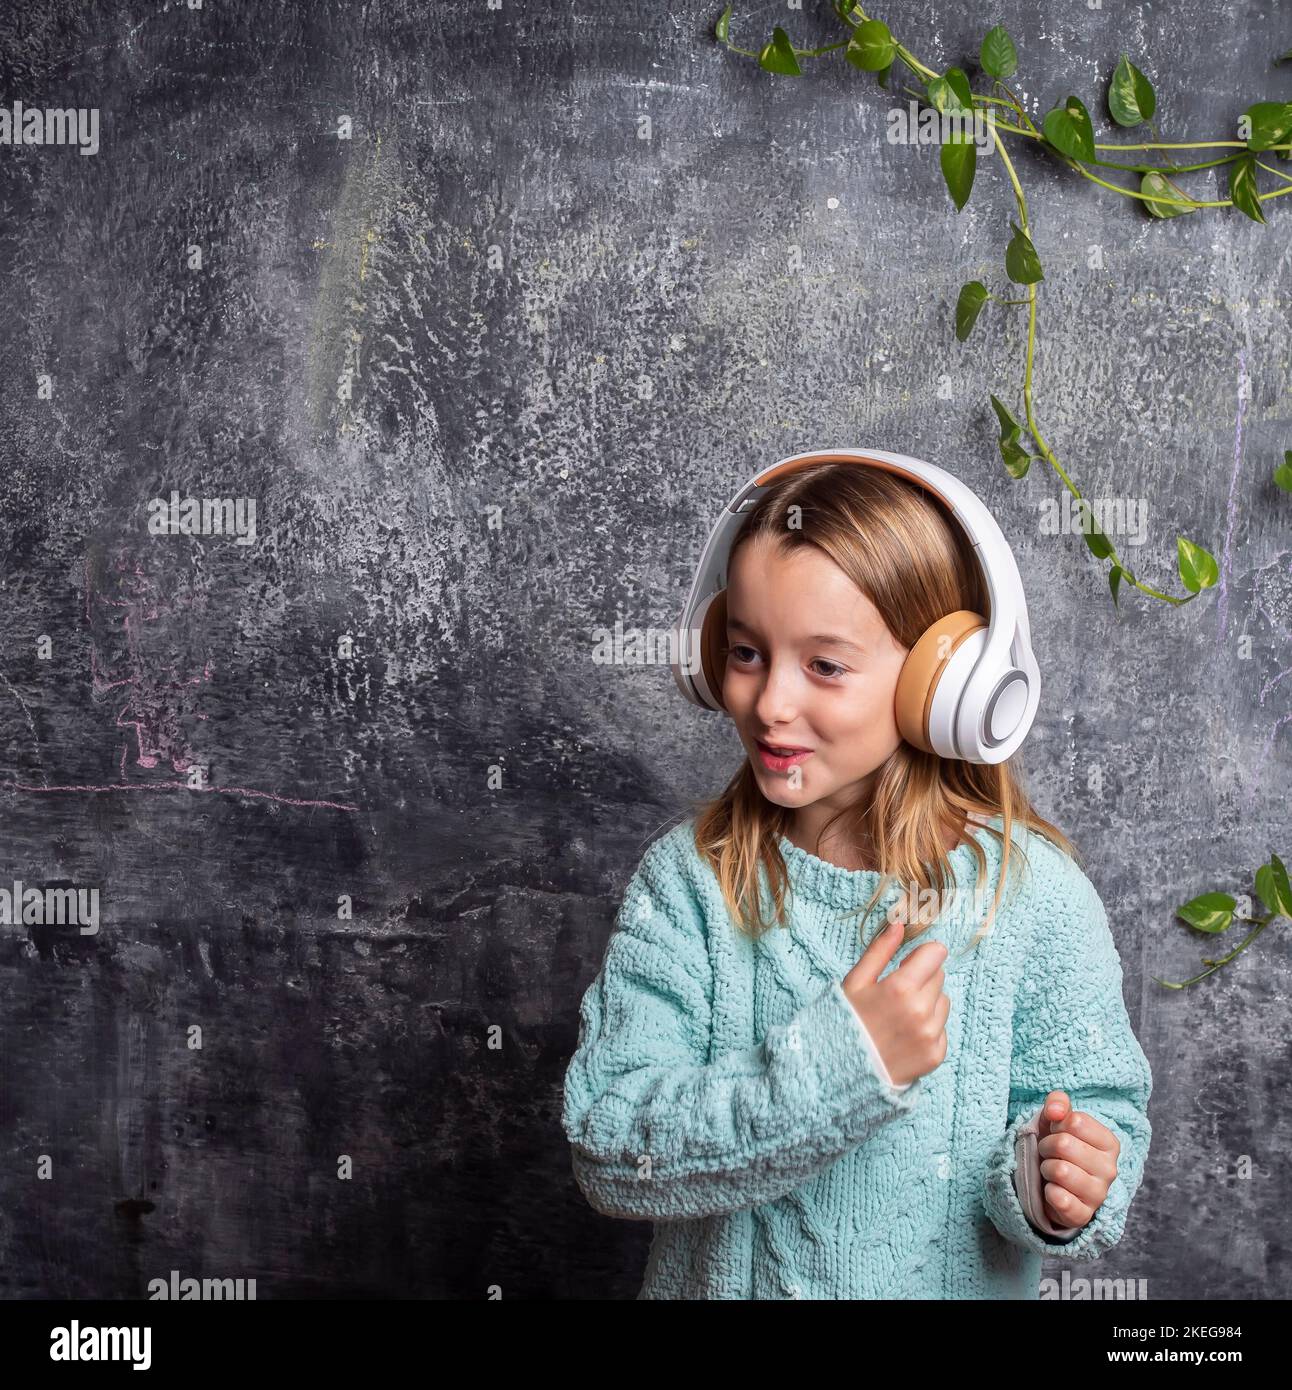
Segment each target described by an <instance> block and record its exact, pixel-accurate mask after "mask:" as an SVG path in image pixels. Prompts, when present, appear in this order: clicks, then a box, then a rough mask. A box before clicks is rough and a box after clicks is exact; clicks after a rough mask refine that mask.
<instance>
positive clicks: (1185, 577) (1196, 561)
mask: <svg viewBox="0 0 1292 1390" xmlns="http://www.w3.org/2000/svg"><path fill="white" fill-rule="evenodd" d="M1175 546H1176V550H1177V551H1178V552H1179V562H1180V581H1181V583H1182V584H1183V585H1184V587H1185V588H1186V589H1188V591H1189V592H1190V593H1191V594H1196V593H1198V592H1199V591H1200V590H1202V589H1210V588H1211V586H1212V585H1213V584H1214V583H1215V582H1216V581H1217V580H1218V579H1219V578H1220V571H1219V570H1218V569H1217V568H1216V562H1215V560H1214V559H1213V558H1212V557H1211V555H1210V554H1209V553H1208V552H1207V551H1205V550H1204V549H1203V548H1202V547H1201V546H1200V545H1194V543H1193V542H1192V541H1187V540H1185V538H1184V537H1183V536H1177V537H1176V542H1175Z"/></svg>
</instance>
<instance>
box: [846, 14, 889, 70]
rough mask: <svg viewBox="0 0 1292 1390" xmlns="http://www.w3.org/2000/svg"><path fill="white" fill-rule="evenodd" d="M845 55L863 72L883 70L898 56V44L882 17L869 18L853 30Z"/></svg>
mask: <svg viewBox="0 0 1292 1390" xmlns="http://www.w3.org/2000/svg"><path fill="white" fill-rule="evenodd" d="M843 56H844V57H845V58H847V60H848V61H849V62H850V63H851V64H852V65H853V67H854V68H860V69H861V70H862V71H863V72H882V71H883V69H884V68H886V67H888V66H889V65H890V64H891V63H892V61H893V59H894V58H895V57H897V44H896V43H895V42H894V40H893V36H892V34H891V33H890V32H889V28H888V25H887V24H885V23H884V21H883V20H882V19H868V20H866V22H865V23H864V24H859V25H858V26H857V27H856V28H855V29H854V30H853V31H852V38H851V39H850V40H849V42H848V47H847V48H845V49H844V52H843Z"/></svg>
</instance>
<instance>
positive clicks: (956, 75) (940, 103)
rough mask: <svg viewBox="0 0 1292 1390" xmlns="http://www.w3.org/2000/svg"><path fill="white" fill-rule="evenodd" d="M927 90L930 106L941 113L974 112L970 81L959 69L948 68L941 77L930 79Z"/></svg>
mask: <svg viewBox="0 0 1292 1390" xmlns="http://www.w3.org/2000/svg"><path fill="white" fill-rule="evenodd" d="M925 90H926V91H927V92H928V94H929V104H930V105H931V106H934V107H936V108H937V110H939V111H972V110H973V93H972V92H971V91H970V90H969V79H968V78H967V77H966V76H965V75H964V73H963V72H962V71H961V70H960V69H959V68H948V69H947V70H946V72H944V73H943V74H942V76H941V77H933V78H930V79H929V84H928V86H927V88H926V89H925Z"/></svg>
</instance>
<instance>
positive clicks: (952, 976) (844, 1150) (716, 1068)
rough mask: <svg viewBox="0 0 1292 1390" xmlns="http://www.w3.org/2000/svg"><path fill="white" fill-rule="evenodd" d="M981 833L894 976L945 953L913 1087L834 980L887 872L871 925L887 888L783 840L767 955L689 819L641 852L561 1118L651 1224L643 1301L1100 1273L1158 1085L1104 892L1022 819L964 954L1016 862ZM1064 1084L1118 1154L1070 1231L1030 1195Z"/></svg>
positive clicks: (873, 1293)
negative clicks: (1040, 1213)
mask: <svg viewBox="0 0 1292 1390" xmlns="http://www.w3.org/2000/svg"><path fill="white" fill-rule="evenodd" d="M993 823H994V824H995V825H996V826H997V828H998V829H999V828H1000V827H1001V825H1002V822H1001V820H1000V818H999V817H997V818H996V820H995V821H994V822H993ZM973 834H974V837H975V838H976V839H977V841H978V843H979V844H980V845H981V846H982V847H983V851H984V853H985V854H986V857H987V875H986V877H985V879H984V880H983V882H982V885H981V889H979V884H978V873H977V866H976V864H975V862H974V855H973V851H972V850H971V849H970V847H969V846H968V845H967V844H961V845H959V846H957V847H956V849H955V850H953V851H952V853H951V862H952V865H953V867H954V870H955V874H956V881H957V885H958V886H959V889H960V892H959V894H958V896H956V897H955V898H953V900H952V901H951V902H950V903H949V904H948V905H947V906H946V908H945V910H944V911H943V912H942V913H941V914H940V915H939V916H938V917H937V920H936V921H934V923H933V925H932V926H931V927H929V928H928V929H927V930H925V931H924V932H923V933H922V934H921V935H920V936H918V937H916V938H914V939H913V940H909V941H907V942H905V943H904V944H903V946H902V947H901V948H900V949H899V951H898V952H897V954H896V956H895V958H894V959H893V960H892V961H891V962H890V963H889V965H888V966H887V967H886V969H885V971H884V974H885V975H887V974H888V973H889V972H890V971H891V970H894V969H896V968H897V967H898V965H899V964H900V963H901V961H902V960H904V959H905V958H906V956H907V955H909V954H910V952H911V951H913V950H916V949H917V948H918V947H919V946H920V945H921V944H923V943H924V942H926V941H941V942H942V943H943V944H944V945H946V947H947V949H948V956H947V959H946V961H945V962H944V964H943V967H942V968H943V971H944V973H945V977H946V979H945V985H944V989H945V991H946V993H947V994H948V995H949V997H950V1000H951V1011H950V1014H949V1016H948V1018H947V1023H946V1030H947V1055H946V1057H945V1058H944V1060H943V1061H942V1063H941V1065H939V1066H938V1067H936V1068H934V1070H933V1071H932V1072H930V1073H928V1074H927V1075H925V1076H921V1077H918V1078H917V1079H916V1080H915V1081H914V1082H913V1083H911V1084H908V1085H907V1086H905V1087H901V1088H898V1087H895V1086H893V1085H892V1084H891V1083H890V1081H889V1079H888V1077H887V1075H886V1074H885V1072H884V1069H883V1067H882V1065H878V1064H877V1062H878V1057H877V1054H876V1053H875V1052H874V1050H873V1045H872V1044H871V1042H870V1040H869V1038H868V1036H867V1034H866V1030H865V1028H864V1027H863V1025H862V1023H861V1020H860V1018H859V1017H858V1015H857V1013H856V1011H855V1010H854V1009H853V1007H852V1005H851V1003H850V1002H849V1001H848V998H847V996H846V995H845V994H844V993H843V989H842V985H841V981H842V979H843V977H844V975H846V974H847V973H848V971H849V970H851V968H852V967H853V965H854V964H855V963H856V961H857V958H858V956H859V955H860V954H861V951H862V950H863V949H864V947H865V944H866V943H867V942H868V941H869V940H871V939H872V937H873V935H874V933H875V931H876V930H878V928H879V926H880V925H881V924H882V922H883V919H884V915H885V913H886V912H887V909H888V907H889V905H891V904H892V903H893V902H895V901H896V899H897V897H898V895H899V892H900V889H899V887H898V886H897V885H896V884H893V885H890V887H889V889H888V891H887V892H886V894H885V895H884V896H883V897H882V898H881V899H880V901H879V902H878V903H877V905H876V906H875V907H874V908H873V909H872V911H871V915H870V917H869V918H868V919H867V921H866V923H865V925H864V927H863V924H862V921H861V916H860V913H859V911H857V909H860V908H861V907H863V906H864V905H865V902H866V900H867V899H868V898H869V896H870V894H871V893H872V892H873V891H874V889H875V887H876V886H877V884H878V882H879V878H880V875H879V874H878V873H877V872H874V871H852V870H847V869H841V868H839V867H837V866H836V865H833V864H829V863H827V862H825V861H824V860H822V859H819V858H817V857H816V856H814V855H811V854H808V853H807V852H806V851H804V850H802V849H800V848H798V847H797V846H796V845H794V844H792V843H791V842H790V841H789V840H788V839H782V840H781V842H780V843H781V852H782V854H783V855H784V856H785V861H786V866H787V869H788V871H789V875H790V891H791V896H790V901H789V904H788V907H789V912H788V916H789V927H788V929H783V928H779V927H773V928H772V929H771V930H770V931H769V932H768V933H767V934H766V935H765V936H763V937H762V938H761V939H759V940H758V941H756V942H755V941H753V940H752V939H751V938H750V937H748V936H747V935H745V934H744V933H742V932H740V931H738V930H737V929H736V927H735V926H734V924H732V923H731V922H730V920H729V918H728V915H727V911H726V906H725V904H724V902H723V899H722V894H721V891H720V889H719V887H718V883H717V879H716V878H715V876H714V874H713V872H712V870H711V869H710V868H709V866H708V864H707V863H705V862H704V861H703V860H701V858H700V857H699V855H698V854H697V852H696V849H695V843H694V821H693V820H687V821H685V822H683V823H682V824H681V825H679V826H677V827H675V828H674V829H673V830H671V831H669V832H668V833H667V834H665V835H663V836H661V837H660V838H659V839H657V840H656V841H655V842H654V843H653V844H652V845H651V846H650V847H649V848H648V849H647V851H646V853H645V854H644V855H643V857H642V860H641V863H640V864H639V865H638V867H637V869H636V871H635V872H634V874H633V876H632V879H631V881H630V882H629V885H628V888H627V890H626V892H625V894H624V899H623V903H622V906H621V908H620V910H619V913H618V916H617V918H616V921H615V930H614V932H613V933H612V935H611V937H610V940H609V943H608V945H607V948H606V953H605V958H604V961H603V963H602V966H601V970H600V972H599V973H598V975H597V978H596V979H595V980H594V981H593V982H592V984H591V985H590V986H589V988H588V990H587V992H586V994H585V995H584V997H583V1002H582V1005H581V1007H580V1012H579V1040H578V1047H577V1050H576V1052H575V1054H574V1057H573V1058H572V1059H571V1061H570V1064H569V1068H568V1070H567V1072H566V1077H565V1089H564V1104H563V1110H562V1124H563V1127H564V1130H565V1133H566V1136H567V1138H568V1139H569V1141H570V1145H571V1158H572V1165H573V1171H574V1176H575V1179H576V1181H577V1183H578V1185H579V1188H580V1190H581V1191H582V1192H583V1194H584V1195H585V1197H586V1198H587V1200H588V1201H589V1202H590V1203H591V1204H592V1206H593V1207H595V1208H596V1209H597V1210H598V1211H600V1212H603V1213H605V1214H606V1215H608V1216H618V1217H624V1218H629V1219H637V1220H649V1221H652V1222H654V1223H655V1228H654V1238H653V1240H652V1242H651V1247H650V1254H649V1257H648V1260H647V1266H646V1273H645V1279H644V1282H643V1285H642V1288H641V1292H640V1293H639V1295H638V1297H639V1298H644V1299H645V1298H696V1299H698V1298H732V1299H744V1298H756V1299H778V1298H812V1299H823V1298H885V1299H887V1298H1029V1299H1031V1298H1037V1297H1038V1296H1039V1283H1040V1273H1041V1263H1042V1258H1043V1257H1044V1256H1054V1257H1059V1258H1062V1259H1067V1260H1091V1259H1095V1258H1096V1257H1098V1256H1099V1255H1101V1254H1103V1252H1104V1251H1106V1250H1108V1249H1109V1248H1110V1247H1111V1246H1113V1245H1115V1244H1116V1243H1117V1241H1119V1240H1120V1239H1121V1236H1122V1232H1123V1230H1124V1228H1125V1224H1126V1217H1127V1212H1128V1209H1129V1207H1130V1203H1131V1199H1132V1198H1133V1197H1134V1195H1135V1193H1136V1191H1137V1190H1138V1188H1139V1185H1140V1182H1141V1179H1142V1177H1143V1172H1144V1163H1145V1160H1146V1158H1147V1155H1148V1148H1149V1140H1150V1137H1151V1130H1150V1126H1149V1121H1148V1116H1147V1107H1148V1100H1149V1094H1150V1090H1151V1087H1152V1076H1151V1073H1150V1070H1149V1065H1148V1060H1147V1058H1146V1057H1145V1055H1144V1053H1143V1051H1142V1050H1141V1048H1140V1046H1139V1043H1138V1042H1137V1040H1136V1038H1135V1035H1134V1033H1133V1032H1132V1030H1131V1026H1130V1020H1129V1019H1128V1017H1127V1014H1126V1007H1125V1004H1124V1003H1123V1001H1122V988H1121V987H1122V970H1121V961H1120V959H1119V958H1118V955H1117V949H1116V947H1115V945H1114V943H1113V938H1112V934H1111V932H1110V930H1109V926H1108V920H1107V916H1106V913H1105V911H1104V906H1103V903H1102V902H1101V900H1100V898H1099V895H1098V893H1097V892H1096V891H1095V888H1094V886H1093V884H1092V883H1091V882H1090V880H1089V879H1088V878H1087V877H1086V875H1085V874H1084V873H1083V872H1082V870H1081V869H1080V868H1079V867H1078V866H1077V865H1076V864H1075V863H1074V862H1073V861H1072V860H1071V859H1069V858H1068V857H1067V856H1066V855H1065V854H1063V853H1062V852H1061V851H1060V850H1059V849H1057V848H1056V847H1055V846H1054V845H1052V844H1051V843H1050V842H1049V841H1047V840H1045V839H1043V838H1042V837H1041V836H1039V835H1035V834H1029V833H1028V832H1027V831H1026V830H1025V829H1024V828H1022V827H1017V826H1016V827H1015V831H1014V834H1015V844H1016V846H1018V847H1021V848H1022V849H1023V850H1024V851H1025V852H1026V854H1027V858H1028V866H1027V867H1026V868H1025V867H1024V865H1023V864H1022V863H1021V862H1020V859H1019V856H1018V855H1017V853H1015V854H1011V862H1010V869H1009V883H1008V885H1007V887H1006V891H1005V895H1004V898H1003V900H1002V903H1001V906H1000V908H999V909H998V912H997V915H996V918H995V920H994V922H993V923H992V926H991V928H990V929H989V931H988V932H987V934H986V936H985V937H983V939H982V940H981V941H980V942H979V943H978V944H977V945H975V946H973V947H972V948H971V949H967V950H966V949H965V948H967V947H968V946H969V942H970V940H971V939H972V938H973V936H974V934H975V932H976V931H977V930H979V929H980V928H981V925H982V922H983V918H984V916H985V912H986V909H987V908H989V907H990V904H991V900H992V895H993V894H994V892H995V887H996V882H997V878H998V875H999V872H1000V859H1001V847H1000V844H999V842H998V841H997V839H996V838H995V837H994V836H993V835H992V834H990V833H989V832H988V830H987V829H986V828H985V826H983V825H977V826H975V828H974V830H973ZM975 890H979V891H980V892H981V893H982V894H983V895H985V896H984V897H983V900H982V902H981V903H979V902H978V901H977V900H976V897H975ZM930 915H931V914H930ZM1051 1090H1065V1091H1067V1093H1068V1094H1069V1096H1070V1097H1071V1099H1072V1104H1073V1107H1074V1108H1075V1109H1077V1110H1081V1111H1085V1112H1086V1113H1088V1114H1091V1115H1093V1116H1094V1117H1095V1118H1096V1119H1098V1120H1099V1121H1100V1122H1101V1123H1103V1124H1104V1125H1106V1126H1107V1127H1108V1129H1110V1130H1111V1131H1112V1132H1113V1133H1114V1134H1115V1135H1116V1136H1117V1139H1118V1141H1119V1142H1120V1144H1121V1151H1120V1155H1119V1158H1118V1173H1117V1177H1116V1180H1115V1181H1114V1182H1113V1184H1112V1186H1111V1188H1110V1190H1109V1192H1108V1196H1107V1197H1106V1198H1105V1200H1104V1202H1103V1204H1102V1205H1101V1206H1100V1207H1099V1208H1098V1210H1097V1211H1096V1212H1095V1214H1094V1216H1093V1218H1092V1219H1091V1220H1090V1221H1089V1222H1088V1223H1087V1224H1086V1225H1085V1226H1084V1227H1081V1228H1080V1229H1079V1230H1078V1231H1077V1232H1076V1233H1075V1234H1070V1235H1069V1236H1068V1238H1067V1239H1060V1238H1056V1237H1052V1236H1050V1235H1047V1234H1046V1233H1044V1232H1043V1231H1041V1230H1037V1229H1036V1228H1035V1227H1034V1226H1033V1225H1032V1224H1030V1223H1029V1221H1028V1219H1027V1216H1026V1213H1025V1208H1024V1206H1023V1203H1022V1202H1021V1201H1020V1197H1019V1188H1018V1187H1016V1185H1015V1172H1014V1170H1015V1165H1016V1163H1018V1162H1019V1161H1020V1159H1021V1157H1022V1155H1023V1154H1024V1152H1025V1150H1026V1144H1027V1133H1025V1129H1026V1127H1027V1126H1028V1124H1029V1122H1030V1121H1033V1120H1034V1119H1035V1117H1036V1115H1037V1112H1038V1111H1039V1109H1040V1107H1041V1105H1042V1103H1043V1101H1044V1100H1045V1096H1046V1094H1047V1093H1048V1092H1049V1091H1051ZM1023 1176H1024V1175H1022V1174H1020V1179H1022V1177H1023ZM1020 1186H1021V1187H1023V1188H1026V1187H1027V1183H1026V1182H1022V1181H1021V1182H1020ZM1046 1224H1047V1225H1048V1223H1046ZM1052 1229H1056V1230H1057V1229H1060V1228H1052Z"/></svg>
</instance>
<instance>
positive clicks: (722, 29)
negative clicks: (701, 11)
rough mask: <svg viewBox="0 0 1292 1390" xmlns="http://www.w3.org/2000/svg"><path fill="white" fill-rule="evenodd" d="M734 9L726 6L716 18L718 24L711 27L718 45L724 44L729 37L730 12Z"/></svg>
mask: <svg viewBox="0 0 1292 1390" xmlns="http://www.w3.org/2000/svg"><path fill="white" fill-rule="evenodd" d="M733 8H734V6H732V5H728V6H727V8H726V9H725V10H723V12H722V14H721V15H719V16H718V22H717V24H715V25H714V26H713V37H714V38H715V39H717V40H718V42H719V43H726V42H727V40H728V38H729V37H730V35H731V11H732V9H733Z"/></svg>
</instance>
